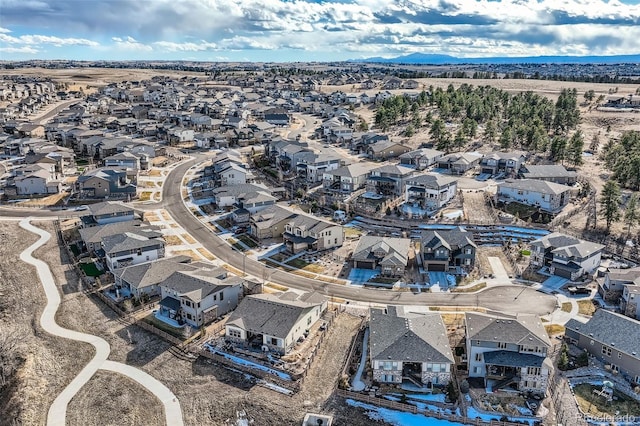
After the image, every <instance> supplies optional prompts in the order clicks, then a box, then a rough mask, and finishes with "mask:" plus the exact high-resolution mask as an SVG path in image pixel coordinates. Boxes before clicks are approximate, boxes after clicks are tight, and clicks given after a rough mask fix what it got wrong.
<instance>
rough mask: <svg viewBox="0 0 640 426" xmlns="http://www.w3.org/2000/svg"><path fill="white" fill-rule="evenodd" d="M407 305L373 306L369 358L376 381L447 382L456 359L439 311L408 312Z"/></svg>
mask: <svg viewBox="0 0 640 426" xmlns="http://www.w3.org/2000/svg"><path fill="white" fill-rule="evenodd" d="M407 309H408V308H405V307H403V306H392V305H389V306H387V308H385V309H378V308H372V309H369V313H370V319H369V357H370V362H371V368H372V370H373V380H374V381H376V382H379V383H396V384H400V383H402V381H403V380H404V379H407V380H408V381H410V382H413V383H415V384H418V385H419V386H422V385H427V386H430V387H431V386H433V385H439V386H442V385H446V384H448V383H449V381H450V380H451V372H452V370H453V365H454V358H453V354H452V353H451V348H450V347H449V339H448V337H447V331H446V329H445V326H444V323H443V322H442V317H441V316H440V314H438V313H433V312H429V313H413V312H408V311H407Z"/></svg>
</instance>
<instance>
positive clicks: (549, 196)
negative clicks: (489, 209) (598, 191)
mask: <svg viewBox="0 0 640 426" xmlns="http://www.w3.org/2000/svg"><path fill="white" fill-rule="evenodd" d="M497 186H498V191H497V193H496V200H497V201H499V202H503V203H511V202H517V203H520V204H525V205H528V206H535V207H538V208H539V209H540V210H541V211H543V212H546V213H552V214H555V213H558V212H560V211H561V210H562V209H563V208H564V206H566V205H567V204H569V201H570V200H571V187H569V186H566V185H560V184H558V183H553V182H547V181H543V180H537V179H517V180H516V179H507V180H506V181H505V182H503V183H499V184H498V185H497Z"/></svg>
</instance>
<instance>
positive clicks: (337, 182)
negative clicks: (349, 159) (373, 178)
mask: <svg viewBox="0 0 640 426" xmlns="http://www.w3.org/2000/svg"><path fill="white" fill-rule="evenodd" d="M374 168H376V166H375V165H373V164H371V163H355V164H350V165H348V166H342V167H339V168H337V169H335V170H331V171H325V172H324V173H323V174H322V187H323V189H324V190H325V191H327V192H332V193H340V194H351V193H352V192H354V191H356V190H358V189H361V188H364V185H365V183H366V181H367V178H368V177H369V176H370V175H371V170H372V169H374Z"/></svg>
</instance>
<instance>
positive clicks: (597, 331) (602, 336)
mask: <svg viewBox="0 0 640 426" xmlns="http://www.w3.org/2000/svg"><path fill="white" fill-rule="evenodd" d="M565 327H566V328H567V329H569V330H573V331H575V332H577V333H580V334H582V335H584V336H589V337H591V338H592V339H593V340H597V341H598V342H601V343H604V344H606V345H608V346H611V347H612V348H614V349H615V350H617V351H620V352H624V353H626V354H628V355H631V356H633V357H635V358H637V359H640V355H639V354H640V345H638V342H640V322H639V321H636V320H634V319H632V318H629V317H626V316H624V315H621V314H617V313H615V312H611V311H607V310H606V309H598V310H596V312H595V313H594V314H593V316H592V317H591V318H590V319H589V321H587V323H586V324H583V323H581V322H579V321H576V320H574V319H571V320H569V322H567V324H566V325H565Z"/></svg>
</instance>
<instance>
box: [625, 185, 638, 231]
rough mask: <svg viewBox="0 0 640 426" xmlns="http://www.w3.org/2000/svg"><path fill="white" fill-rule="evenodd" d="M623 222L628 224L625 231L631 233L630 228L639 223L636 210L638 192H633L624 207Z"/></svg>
mask: <svg viewBox="0 0 640 426" xmlns="http://www.w3.org/2000/svg"><path fill="white" fill-rule="evenodd" d="M624 223H625V224H626V225H627V226H628V229H627V233H628V234H631V228H633V227H634V226H635V225H637V224H638V223H640V211H638V194H633V195H632V196H631V198H629V201H628V202H627V207H626V208H625V209H624Z"/></svg>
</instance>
